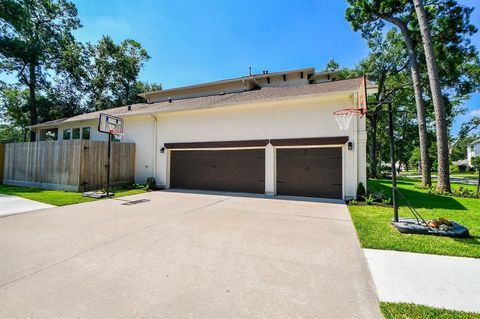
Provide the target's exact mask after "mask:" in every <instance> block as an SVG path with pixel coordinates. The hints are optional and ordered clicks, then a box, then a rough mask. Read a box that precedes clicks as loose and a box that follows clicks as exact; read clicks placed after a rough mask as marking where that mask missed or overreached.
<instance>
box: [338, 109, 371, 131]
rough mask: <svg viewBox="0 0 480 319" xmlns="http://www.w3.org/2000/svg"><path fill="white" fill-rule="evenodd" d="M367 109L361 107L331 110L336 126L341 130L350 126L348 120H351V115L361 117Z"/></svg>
mask: <svg viewBox="0 0 480 319" xmlns="http://www.w3.org/2000/svg"><path fill="white" fill-rule="evenodd" d="M366 113H367V111H366V110H365V109H363V108H361V109H341V110H338V111H335V112H333V116H335V119H336V120H337V123H338V126H339V127H340V129H341V130H346V129H348V127H349V126H350V121H351V120H352V118H353V116H354V115H356V116H358V117H360V118H362V117H363V116H364V115H365V114H366Z"/></svg>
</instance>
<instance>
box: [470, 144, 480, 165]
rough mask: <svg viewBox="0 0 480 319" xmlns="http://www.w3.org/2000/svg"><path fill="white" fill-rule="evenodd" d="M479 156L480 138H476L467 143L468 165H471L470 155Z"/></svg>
mask: <svg viewBox="0 0 480 319" xmlns="http://www.w3.org/2000/svg"><path fill="white" fill-rule="evenodd" d="M477 156H480V140H476V141H474V142H472V143H470V144H468V145H467V161H468V167H469V168H470V167H472V157H477Z"/></svg>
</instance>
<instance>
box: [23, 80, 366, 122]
mask: <svg viewBox="0 0 480 319" xmlns="http://www.w3.org/2000/svg"><path fill="white" fill-rule="evenodd" d="M367 85H368V87H375V85H374V84H373V83H372V82H368V83H367ZM358 86H359V78H354V79H346V80H337V81H330V82H322V83H318V84H307V85H302V86H290V87H288V86H287V87H263V88H260V89H257V90H251V91H242V92H237V93H228V94H220V95H210V96H203V97H195V98H187V99H178V100H172V102H168V101H162V102H156V103H138V104H133V105H131V106H130V108H131V110H128V106H121V107H116V108H112V109H108V110H102V111H97V112H92V113H85V114H81V115H77V116H74V117H70V118H64V119H59V120H54V121H50V122H45V123H41V124H36V125H32V126H30V128H42V127H45V128H46V127H56V126H58V125H62V124H66V123H73V122H79V121H86V120H93V119H97V118H98V117H99V115H100V113H107V114H110V115H115V116H131V115H140V114H153V113H163V112H177V111H188V110H196V109H205V108H214V107H221V106H228V105H235V104H242V103H251V102H257V101H268V100H273V99H278V98H285V97H299V96H307V95H321V94H328V93H335V92H353V91H355V90H357V88H358Z"/></svg>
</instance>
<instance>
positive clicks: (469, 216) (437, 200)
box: [349, 179, 480, 258]
mask: <svg viewBox="0 0 480 319" xmlns="http://www.w3.org/2000/svg"><path fill="white" fill-rule="evenodd" d="M417 183H418V181H417V180H416V179H400V180H399V182H398V187H399V189H400V191H401V192H402V193H403V194H404V195H405V196H406V197H407V199H408V200H409V201H410V203H411V204H412V205H413V206H414V207H415V208H416V209H417V210H418V211H419V212H420V214H422V216H423V217H424V218H425V219H437V218H439V217H445V218H448V219H451V220H454V221H456V222H458V223H460V224H462V225H464V226H466V227H467V228H468V229H469V230H470V234H471V235H472V236H473V237H472V238H468V239H460V238H456V239H454V238H448V237H438V236H427V235H406V234H401V233H399V232H398V231H397V230H396V229H395V228H394V227H393V226H392V225H391V223H390V222H391V220H392V215H393V209H392V208H390V207H378V206H349V209H350V213H351V215H352V218H353V222H354V224H355V227H356V229H357V233H358V236H359V238H360V242H361V244H362V246H363V247H364V248H374V249H389V250H400V251H410V252H418V253H426V254H436V255H449V256H465V257H474V258H480V199H477V198H460V197H452V196H439V195H433V194H428V193H427V191H426V190H424V189H417V188H415V184H417ZM462 186H464V187H468V188H472V189H474V188H475V186H468V185H462ZM453 187H459V185H453ZM368 188H369V191H372V190H377V191H383V192H385V194H391V183H390V181H389V180H369V181H368ZM399 204H400V217H413V216H412V215H411V213H410V211H409V210H408V208H407V207H406V205H405V203H404V202H403V201H399Z"/></svg>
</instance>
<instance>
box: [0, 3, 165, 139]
mask: <svg viewBox="0 0 480 319" xmlns="http://www.w3.org/2000/svg"><path fill="white" fill-rule="evenodd" d="M80 27H81V24H80V20H79V19H78V17H77V9H76V7H75V5H74V4H73V3H71V2H69V1H66V0H31V1H22V0H8V1H0V72H4V73H7V74H15V75H16V76H17V78H18V83H16V84H15V85H13V86H6V85H0V90H1V91H2V96H0V98H1V102H2V103H1V104H2V105H1V106H2V110H1V113H2V115H3V118H2V120H3V121H5V122H6V123H8V124H9V125H10V126H12V127H19V128H23V127H25V126H27V125H31V124H36V123H37V122H44V121H49V120H53V119H58V118H63V117H70V116H74V115H78V114H81V113H84V112H87V111H93V110H102V109H107V108H111V107H116V106H122V105H126V104H131V103H136V102H141V101H143V100H142V99H141V98H139V97H138V96H137V94H139V93H142V92H145V91H148V90H150V89H152V90H159V89H161V85H159V84H156V83H152V84H149V83H143V82H140V81H139V80H138V75H139V73H140V70H141V69H142V67H143V66H144V64H145V62H146V61H148V60H149V58H150V57H149V56H148V53H147V51H146V50H145V49H144V48H143V47H142V46H141V45H140V43H138V42H137V41H134V40H132V39H127V40H124V41H121V42H120V43H115V42H114V41H113V40H112V39H111V38H110V37H108V36H104V37H102V38H101V39H100V40H99V41H98V42H97V43H95V44H92V43H86V44H83V43H80V42H77V41H75V38H74V35H73V31H75V30H76V29H78V28H80ZM0 84H2V83H0ZM32 137H33V136H32Z"/></svg>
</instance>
